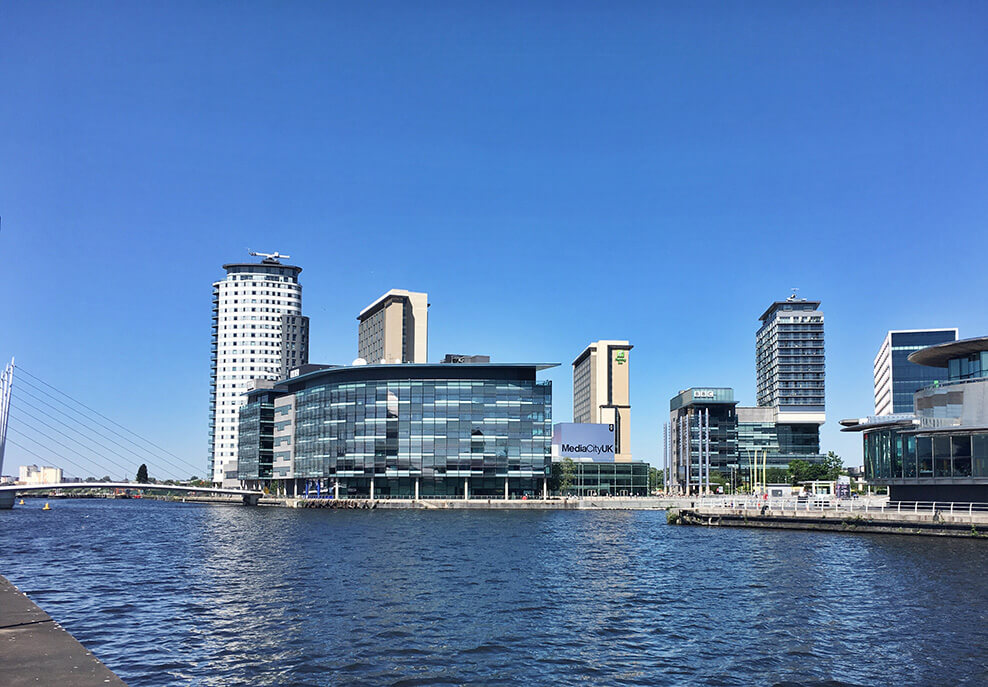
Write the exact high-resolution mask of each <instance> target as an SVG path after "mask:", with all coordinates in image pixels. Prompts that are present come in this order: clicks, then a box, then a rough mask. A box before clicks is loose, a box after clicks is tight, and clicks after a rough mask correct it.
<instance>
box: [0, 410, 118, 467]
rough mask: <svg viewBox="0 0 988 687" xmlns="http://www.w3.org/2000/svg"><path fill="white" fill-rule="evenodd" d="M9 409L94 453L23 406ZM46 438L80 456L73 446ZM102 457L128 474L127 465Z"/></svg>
mask: <svg viewBox="0 0 988 687" xmlns="http://www.w3.org/2000/svg"><path fill="white" fill-rule="evenodd" d="M11 410H15V411H17V413H18V414H21V413H23V414H24V415H27V416H28V417H30V418H32V419H33V420H35V421H36V422H40V423H41V424H43V425H44V426H45V427H47V428H48V429H50V430H52V431H53V432H58V433H59V434H61V435H62V436H63V437H65V438H66V439H69V440H70V441H74V442H75V443H77V444H79V445H80V446H82V447H83V448H84V449H86V450H87V451H91V452H93V453H95V451H93V450H92V449H91V448H89V447H88V446H86V445H85V444H83V443H82V442H81V441H79V440H78V439H73V438H72V437H70V436H69V435H67V434H66V433H65V432H63V431H61V430H59V429H58V428H56V427H52V426H51V425H49V424H48V423H47V422H45V421H44V420H41V419H39V418H37V417H35V416H34V415H32V414H31V413H29V412H28V411H26V410H24V409H23V408H21V407H20V406H14V405H13V404H11ZM20 421H21V422H22V423H23V424H25V425H27V426H28V428H30V429H31V430H33V431H35V432H37V433H38V434H42V435H44V434H45V432H43V431H40V430H38V428H37V427H33V426H31V425H30V424H29V423H27V422H25V421H24V419H23V418H21V420H20ZM47 439H49V440H50V441H54V442H55V443H56V444H58V445H59V446H61V447H63V448H66V449H68V450H69V451H72V452H73V453H75V455H77V456H80V457H81V454H80V453H79V452H78V451H76V450H75V449H73V448H71V447H70V446H66V445H65V444H63V443H62V442H61V441H59V440H58V439H55V438H54V437H47ZM36 443H38V445H41V442H36ZM103 459H104V460H106V461H108V462H110V463H113V464H114V465H116V466H117V467H118V468H120V469H121V470H123V471H124V475H127V474H129V473H130V469H129V468H128V467H127V466H125V465H121V464H120V463H118V462H116V461H115V460H111V459H110V458H107V457H106V456H103ZM93 462H94V464H96V465H98V463H96V462H95V461H93ZM104 467H105V466H104Z"/></svg>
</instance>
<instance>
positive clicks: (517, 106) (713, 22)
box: [0, 2, 988, 473]
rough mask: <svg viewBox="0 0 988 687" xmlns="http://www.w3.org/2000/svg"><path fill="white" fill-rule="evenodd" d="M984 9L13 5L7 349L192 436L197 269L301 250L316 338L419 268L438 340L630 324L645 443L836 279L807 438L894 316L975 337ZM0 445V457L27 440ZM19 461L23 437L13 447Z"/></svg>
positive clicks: (2, 39) (526, 339) (982, 194)
mask: <svg viewBox="0 0 988 687" xmlns="http://www.w3.org/2000/svg"><path fill="white" fill-rule="evenodd" d="M985 26H988V6H986V5H985V4H984V3H979V2H970V3H961V2H957V3H910V2H904V3H894V4H893V3H882V2H875V3H868V2H833V3H792V2H764V3H720V2H717V3H714V2H711V3H703V2H700V3H681V4H673V3H644V2H642V3H626V2H618V3H607V4H605V3H580V2H569V3H548V2H518V3H511V2H504V3H486V4H481V3H453V2H416V3H412V2H397V3H385V2H382V3H373V4H370V3H322V2H318V3H317V2H312V3H301V2H299V3H281V4H278V3H258V2H255V3H249V2H245V3H237V4H231V3H201V2H188V3H182V2H173V3H134V4H130V5H126V4H124V5H121V4H119V3H100V2H89V3H44V2H12V3H5V4H4V5H3V6H2V7H0V94H2V97H0V215H2V218H3V223H2V230H0V258H2V263H0V264H2V267H0V293H2V294H3V300H4V309H5V316H4V317H3V318H2V324H0V356H2V357H3V358H9V357H10V356H11V355H16V356H17V360H18V362H19V363H20V364H22V365H23V366H24V367H25V368H26V369H28V370H29V371H31V372H33V373H34V374H36V375H38V376H40V377H42V378H44V379H46V380H49V381H51V382H53V383H55V384H56V385H57V386H58V387H59V388H61V389H63V390H65V391H66V392H68V393H70V394H73V395H75V396H77V397H79V398H82V399H84V400H86V402H87V403H89V404H90V405H92V406H93V407H95V408H97V409H99V410H100V411H101V412H103V413H105V414H106V415H108V416H110V417H112V418H114V419H115V420H117V421H119V422H121V423H122V424H124V425H126V426H128V427H131V428H133V429H135V430H137V431H138V432H140V433H142V434H144V435H147V436H148V437H150V438H152V439H154V440H155V441H157V442H158V443H161V444H162V445H163V446H165V447H167V448H168V449H169V450H171V451H173V452H174V453H176V454H179V455H181V456H183V457H188V458H189V459H190V460H191V461H192V462H193V463H195V464H202V465H204V464H205V459H206V447H207V394H208V376H209V325H210V322H209V317H210V294H211V284H212V282H213V281H214V280H216V279H218V278H219V277H221V276H222V270H221V268H220V265H221V264H222V263H224V262H230V261H238V260H242V259H243V258H244V257H245V251H246V249H247V248H252V249H254V250H264V251H274V250H278V251H281V252H284V253H289V254H290V255H292V258H293V260H292V261H293V262H295V263H297V264H299V265H301V266H302V267H303V268H304V271H303V273H302V282H303V284H304V309H305V311H306V313H307V314H308V315H310V316H311V318H312V344H311V358H312V360H313V361H314V362H336V363H339V362H349V361H350V360H352V359H353V358H354V357H355V355H356V331H357V329H356V319H355V317H356V314H357V312H358V311H359V310H360V309H361V308H362V307H364V306H365V305H366V304H368V303H369V302H370V301H371V300H373V299H374V298H376V297H377V296H378V295H380V294H381V293H382V292H383V291H385V290H387V289H389V288H408V289H412V290H424V291H428V292H429V294H430V302H431V303H432V308H431V310H430V330H431V331H430V357H431V358H432V359H438V358H440V357H441V356H442V355H443V354H444V353H446V352H463V353H488V354H490V355H492V356H493V358H494V360H496V361H502V362H507V361H529V360H539V361H553V362H560V363H562V364H563V365H562V366H561V367H560V368H557V369H555V370H553V371H552V372H551V373H550V374H549V375H548V376H549V378H551V379H552V380H553V383H554V396H555V400H554V419H555V420H557V421H566V420H569V419H570V418H571V415H572V399H571V394H572V386H571V384H572V382H571V370H570V367H569V364H570V363H571V362H572V360H573V358H574V357H575V356H576V355H577V354H578V353H579V352H580V351H581V350H582V348H583V347H584V346H585V345H586V344H587V343H588V342H589V341H592V340H596V339H601V338H616V339H629V340H631V342H632V343H633V344H634V345H635V349H634V351H633V353H632V408H633V410H632V418H633V420H632V427H633V429H632V433H633V437H632V439H633V441H632V444H633V446H632V448H633V452H634V455H635V457H636V458H643V459H649V460H652V461H653V462H656V463H657V462H658V461H659V460H660V458H659V456H660V449H659V436H660V433H661V425H662V423H663V422H664V421H666V420H667V418H668V407H669V406H668V403H669V399H670V397H672V396H673V395H674V394H675V393H676V392H677V391H678V390H679V389H682V388H686V387H689V386H699V385H718V386H733V387H734V388H735V393H736V396H737V398H738V399H739V400H740V401H741V402H742V403H745V404H753V403H754V384H755V380H754V338H755V330H756V329H757V326H758V319H757V318H758V316H759V315H760V314H761V313H762V312H763V311H764V309H765V307H766V306H767V305H768V304H769V303H770V302H771V301H772V300H774V299H779V298H785V297H786V296H787V295H788V294H789V293H790V288H791V287H799V289H800V294H801V295H804V296H806V297H809V298H814V299H820V300H822V301H823V306H822V309H823V311H824V312H825V313H826V334H827V342H826V346H827V413H828V418H829V420H828V422H827V424H826V425H825V426H824V429H823V447H824V449H834V450H837V451H838V452H839V453H841V455H843V456H845V460H846V462H847V463H849V464H860V453H861V450H860V445H859V439H858V437H857V436H848V435H841V434H840V433H839V432H838V431H837V429H838V427H837V420H839V419H840V418H843V417H852V416H859V415H863V414H867V413H869V412H871V411H872V408H873V397H872V377H871V373H872V362H873V359H874V356H875V353H876V352H877V349H878V346H879V344H880V343H881V340H882V338H883V336H884V334H885V331H886V330H888V329H890V328H917V327H942V326H957V327H959V328H960V330H961V335H962V336H976V335H982V334H988V323H986V314H985V307H984V296H983V294H984V293H985V286H986V282H988V277H986V264H988V263H986V259H985V256H986V254H988V231H986V218H988V193H986V189H988V137H986V126H985V122H988V90H986V89H985V84H986V83H988V42H986V41H985V40H984V27H985ZM27 460H28V459H27V458H23V457H22V456H21V454H20V453H19V452H18V450H17V449H16V448H14V447H8V459H7V461H6V466H7V467H6V469H5V470H4V471H5V472H7V473H10V472H11V471H12V470H13V469H14V468H12V467H11V466H12V465H13V466H16V465H17V464H18V463H20V462H26V461H27ZM30 462H36V460H35V459H33V458H31V459H30Z"/></svg>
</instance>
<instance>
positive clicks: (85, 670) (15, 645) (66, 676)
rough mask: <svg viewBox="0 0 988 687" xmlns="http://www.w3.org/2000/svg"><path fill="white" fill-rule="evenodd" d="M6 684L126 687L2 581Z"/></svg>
mask: <svg viewBox="0 0 988 687" xmlns="http://www.w3.org/2000/svg"><path fill="white" fill-rule="evenodd" d="M0 685H3V686H4V687H21V686H22V685H58V687H90V686H95V685H100V686H101V687H102V686H105V685H110V686H111V687H112V686H114V685H121V686H123V687H126V685H125V684H124V681H123V680H121V679H120V678H118V677H117V676H116V675H114V674H113V673H112V672H110V669H109V668H107V667H106V666H105V665H103V664H102V663H101V662H100V660H99V659H98V658H96V657H95V656H93V655H92V653H90V652H89V651H87V650H86V647H84V646H83V645H82V644H80V643H79V642H78V641H76V639H75V637H73V636H72V635H70V634H69V633H68V632H66V631H65V630H63V629H62V628H61V627H60V626H59V625H58V624H57V623H56V622H55V621H54V620H52V619H51V617H50V616H49V615H48V614H47V613H45V612H44V611H42V610H41V609H40V608H39V607H38V605H37V604H35V603H34V602H33V601H31V600H30V599H29V598H27V596H26V595H25V594H24V593H23V592H21V590H19V589H18V588H17V587H15V586H14V585H12V584H11V583H10V582H9V581H8V580H7V579H6V578H5V577H2V576H0Z"/></svg>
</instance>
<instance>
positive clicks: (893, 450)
mask: <svg viewBox="0 0 988 687" xmlns="http://www.w3.org/2000/svg"><path fill="white" fill-rule="evenodd" d="M863 443H864V460H865V478H866V479H868V480H887V479H908V478H932V477H949V478H957V477H988V434H950V435H938V436H937V435H934V436H916V435H913V434H900V433H899V432H897V431H896V430H894V429H885V430H875V431H872V432H868V433H867V434H865V435H864V439H863Z"/></svg>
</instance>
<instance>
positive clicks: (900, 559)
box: [0, 500, 988, 686]
mask: <svg viewBox="0 0 988 687" xmlns="http://www.w3.org/2000/svg"><path fill="white" fill-rule="evenodd" d="M41 505H42V504H41V502H39V501H37V500H33V501H28V505H26V506H18V507H16V508H15V509H14V510H13V511H0V528H2V529H0V532H2V534H0V572H2V573H3V575H5V576H6V577H8V578H9V579H10V580H11V581H12V582H14V583H15V584H16V585H17V586H19V587H20V588H21V589H22V590H24V591H25V592H27V593H28V594H29V595H30V596H31V598H33V599H34V600H35V601H36V602H38V603H39V604H40V605H41V606H42V607H43V608H44V609H45V610H47V611H48V612H49V613H50V614H51V615H52V616H53V617H54V618H55V619H56V620H58V621H59V622H61V623H62V624H63V625H64V626H65V628H66V629H68V630H69V631H70V632H72V633H73V634H74V635H75V636H76V637H77V638H78V639H79V640H80V641H82V642H83V643H84V644H86V646H87V647H89V648H90V649H92V650H93V651H94V652H95V653H96V655H97V656H99V657H100V658H101V659H103V661H104V662H105V663H107V665H108V666H109V667H110V668H111V669H113V670H114V671H116V672H117V674H119V675H120V676H121V677H122V678H124V680H126V681H127V682H128V684H130V685H166V684H167V685H186V684H195V685H233V684H254V685H335V684H346V685H351V684H354V685H381V684H388V685H392V684H393V685H436V684H449V685H455V684H483V685H492V684H546V685H549V684H551V685H555V684H575V683H580V684H633V685H680V684H697V685H699V684H703V685H745V686H749V685H769V684H775V683H780V682H782V683H785V682H791V683H801V684H820V683H824V682H826V681H834V682H835V683H842V684H856V685H887V684H902V685H951V684H965V685H984V684H988V617H986V615H988V612H986V601H988V579H986V577H985V563H986V561H988V543H985V542H981V541H969V540H951V539H938V538H912V537H903V536H894V535H880V536H874V535H839V534H828V533H811V532H772V531H759V530H742V529H726V528H725V529H702V528H686V527H670V526H667V525H666V523H665V513H662V512H649V511H640V512H621V511H596V512H551V511H550V512H534V511H533V512H497V511H438V512H437V511H383V510H379V511H359V512H358V511H309V510H298V511H295V510H286V509H278V508H244V507H239V506H209V505H191V504H169V503H158V502H150V501H57V502H53V507H54V510H53V511H50V512H42V511H41V510H40V506H41Z"/></svg>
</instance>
